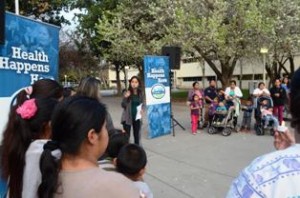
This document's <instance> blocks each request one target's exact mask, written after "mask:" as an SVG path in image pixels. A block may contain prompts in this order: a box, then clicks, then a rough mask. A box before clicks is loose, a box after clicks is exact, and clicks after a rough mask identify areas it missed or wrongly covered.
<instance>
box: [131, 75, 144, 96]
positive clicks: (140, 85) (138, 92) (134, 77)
mask: <svg viewBox="0 0 300 198" xmlns="http://www.w3.org/2000/svg"><path fill="white" fill-rule="evenodd" d="M133 79H136V80H137V81H138V82H139V86H138V88H137V95H138V96H140V95H141V94H142V93H143V92H142V83H141V80H140V79H139V77H137V76H132V77H131V78H130V80H129V88H128V90H129V91H130V93H131V94H133V88H132V87H131V81H132V80H133Z"/></svg>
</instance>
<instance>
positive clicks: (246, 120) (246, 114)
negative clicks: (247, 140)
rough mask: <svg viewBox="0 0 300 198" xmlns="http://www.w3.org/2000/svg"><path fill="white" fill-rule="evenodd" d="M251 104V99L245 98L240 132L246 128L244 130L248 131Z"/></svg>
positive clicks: (251, 109)
mask: <svg viewBox="0 0 300 198" xmlns="http://www.w3.org/2000/svg"><path fill="white" fill-rule="evenodd" d="M253 108H254V107H253V105H252V102H251V100H247V102H246V105H245V106H242V110H243V111H244V115H243V121H242V126H241V130H240V131H241V132H242V131H244V130H246V132H250V128H251V127H250V126H251V116H252V111H253Z"/></svg>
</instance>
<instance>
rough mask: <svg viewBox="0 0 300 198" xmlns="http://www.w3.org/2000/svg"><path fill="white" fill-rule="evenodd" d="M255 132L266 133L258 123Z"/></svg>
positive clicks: (257, 133) (258, 133)
mask: <svg viewBox="0 0 300 198" xmlns="http://www.w3.org/2000/svg"><path fill="white" fill-rule="evenodd" d="M255 132H256V135H264V134H265V132H264V130H263V128H262V127H260V126H257V125H256V127H255Z"/></svg>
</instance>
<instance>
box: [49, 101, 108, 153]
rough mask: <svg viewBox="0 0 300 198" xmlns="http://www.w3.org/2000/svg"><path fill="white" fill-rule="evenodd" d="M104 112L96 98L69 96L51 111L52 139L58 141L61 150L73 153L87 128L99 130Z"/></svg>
mask: <svg viewBox="0 0 300 198" xmlns="http://www.w3.org/2000/svg"><path fill="white" fill-rule="evenodd" d="M106 114H107V113H106V108H105V106H104V105H103V104H102V103H99V101H98V100H96V99H93V98H89V97H85V96H72V97H69V98H67V99H66V100H64V101H63V102H61V103H60V104H58V105H57V108H56V109H55V111H54V113H53V116H52V120H51V124H52V139H53V140H54V141H57V142H58V143H59V145H60V149H61V150H62V152H66V153H69V154H75V153H76V152H77V151H78V149H79V146H80V145H81V143H82V142H83V141H84V140H85V138H86V137H87V133H88V131H89V130H91V129H94V130H95V131H96V132H99V131H101V128H102V126H103V125H104V123H105V117H106Z"/></svg>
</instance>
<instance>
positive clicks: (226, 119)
mask: <svg viewBox="0 0 300 198" xmlns="http://www.w3.org/2000/svg"><path fill="white" fill-rule="evenodd" d="M234 114H235V109H234V107H229V109H228V110H227V112H226V113H218V112H215V113H214V115H213V118H212V121H211V124H210V126H209V128H208V131H207V132H208V133H209V134H216V133H218V132H221V134H222V135H223V136H229V135H230V134H231V132H232V131H233V130H234V128H235V125H234Z"/></svg>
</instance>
